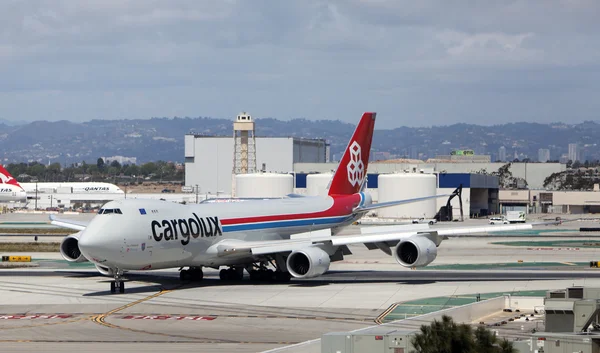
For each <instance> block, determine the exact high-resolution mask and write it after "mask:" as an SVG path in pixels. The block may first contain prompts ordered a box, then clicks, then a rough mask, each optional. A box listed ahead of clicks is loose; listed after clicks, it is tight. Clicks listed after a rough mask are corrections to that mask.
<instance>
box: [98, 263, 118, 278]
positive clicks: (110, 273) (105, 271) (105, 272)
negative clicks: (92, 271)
mask: <svg viewBox="0 0 600 353" xmlns="http://www.w3.org/2000/svg"><path fill="white" fill-rule="evenodd" d="M96 270H98V272H100V274H103V275H105V276H111V277H112V276H114V274H115V273H114V272H113V270H112V269H110V268H108V267H104V266H101V265H98V264H96Z"/></svg>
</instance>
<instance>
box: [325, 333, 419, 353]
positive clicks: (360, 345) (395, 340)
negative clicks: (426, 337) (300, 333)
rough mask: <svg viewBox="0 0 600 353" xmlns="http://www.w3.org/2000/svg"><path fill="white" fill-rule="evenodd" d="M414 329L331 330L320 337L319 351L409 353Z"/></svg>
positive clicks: (339, 352)
mask: <svg viewBox="0 0 600 353" xmlns="http://www.w3.org/2000/svg"><path fill="white" fill-rule="evenodd" d="M416 332H417V331H414V330H391V331H390V330H382V329H381V328H376V329H373V330H366V331H361V332H331V333H327V334H324V335H323V336H322V338H321V353H409V352H411V351H412V350H413V347H412V345H411V344H410V339H411V338H412V336H413V335H414V334H415V333H416Z"/></svg>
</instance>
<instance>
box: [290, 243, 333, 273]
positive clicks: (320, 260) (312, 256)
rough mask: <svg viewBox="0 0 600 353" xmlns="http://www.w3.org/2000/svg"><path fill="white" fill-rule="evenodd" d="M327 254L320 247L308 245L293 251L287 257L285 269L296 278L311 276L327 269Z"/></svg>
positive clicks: (328, 262)
mask: <svg viewBox="0 0 600 353" xmlns="http://www.w3.org/2000/svg"><path fill="white" fill-rule="evenodd" d="M330 263H331V262H330V260H329V255H328V254H327V253H326V252H325V251H323V250H322V249H321V248H317V247H309V248H306V249H301V250H296V251H293V252H292V253H291V254H290V255H289V256H288V258H287V262H286V264H287V269H288V271H290V274H291V275H292V276H294V277H296V278H311V277H317V276H320V275H322V274H323V273H325V272H327V270H329V264H330Z"/></svg>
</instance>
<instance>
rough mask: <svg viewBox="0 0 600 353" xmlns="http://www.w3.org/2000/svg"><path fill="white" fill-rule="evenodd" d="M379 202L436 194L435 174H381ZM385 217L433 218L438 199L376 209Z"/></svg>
mask: <svg viewBox="0 0 600 353" xmlns="http://www.w3.org/2000/svg"><path fill="white" fill-rule="evenodd" d="M377 184H378V194H379V195H378V196H379V200H378V202H380V203H382V202H387V201H396V200H405V199H414V198H418V197H425V196H434V195H436V184H437V181H436V176H435V175H434V174H416V173H414V174H413V173H405V174H381V175H379V177H378V179H377ZM375 212H376V213H377V215H378V216H379V217H384V218H422V217H425V218H433V217H434V216H435V214H436V199H431V200H425V201H419V202H415V203H409V204H406V205H400V206H393V207H385V208H381V209H379V210H376V211H375Z"/></svg>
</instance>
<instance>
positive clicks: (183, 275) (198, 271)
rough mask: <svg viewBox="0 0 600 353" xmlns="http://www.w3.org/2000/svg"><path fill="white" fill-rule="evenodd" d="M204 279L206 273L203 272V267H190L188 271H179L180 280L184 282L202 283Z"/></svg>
mask: <svg viewBox="0 0 600 353" xmlns="http://www.w3.org/2000/svg"><path fill="white" fill-rule="evenodd" d="M203 278H204V272H202V267H190V268H189V269H188V270H181V271H179V279H180V280H181V281H183V282H187V281H195V282H200V281H202V279H203Z"/></svg>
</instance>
